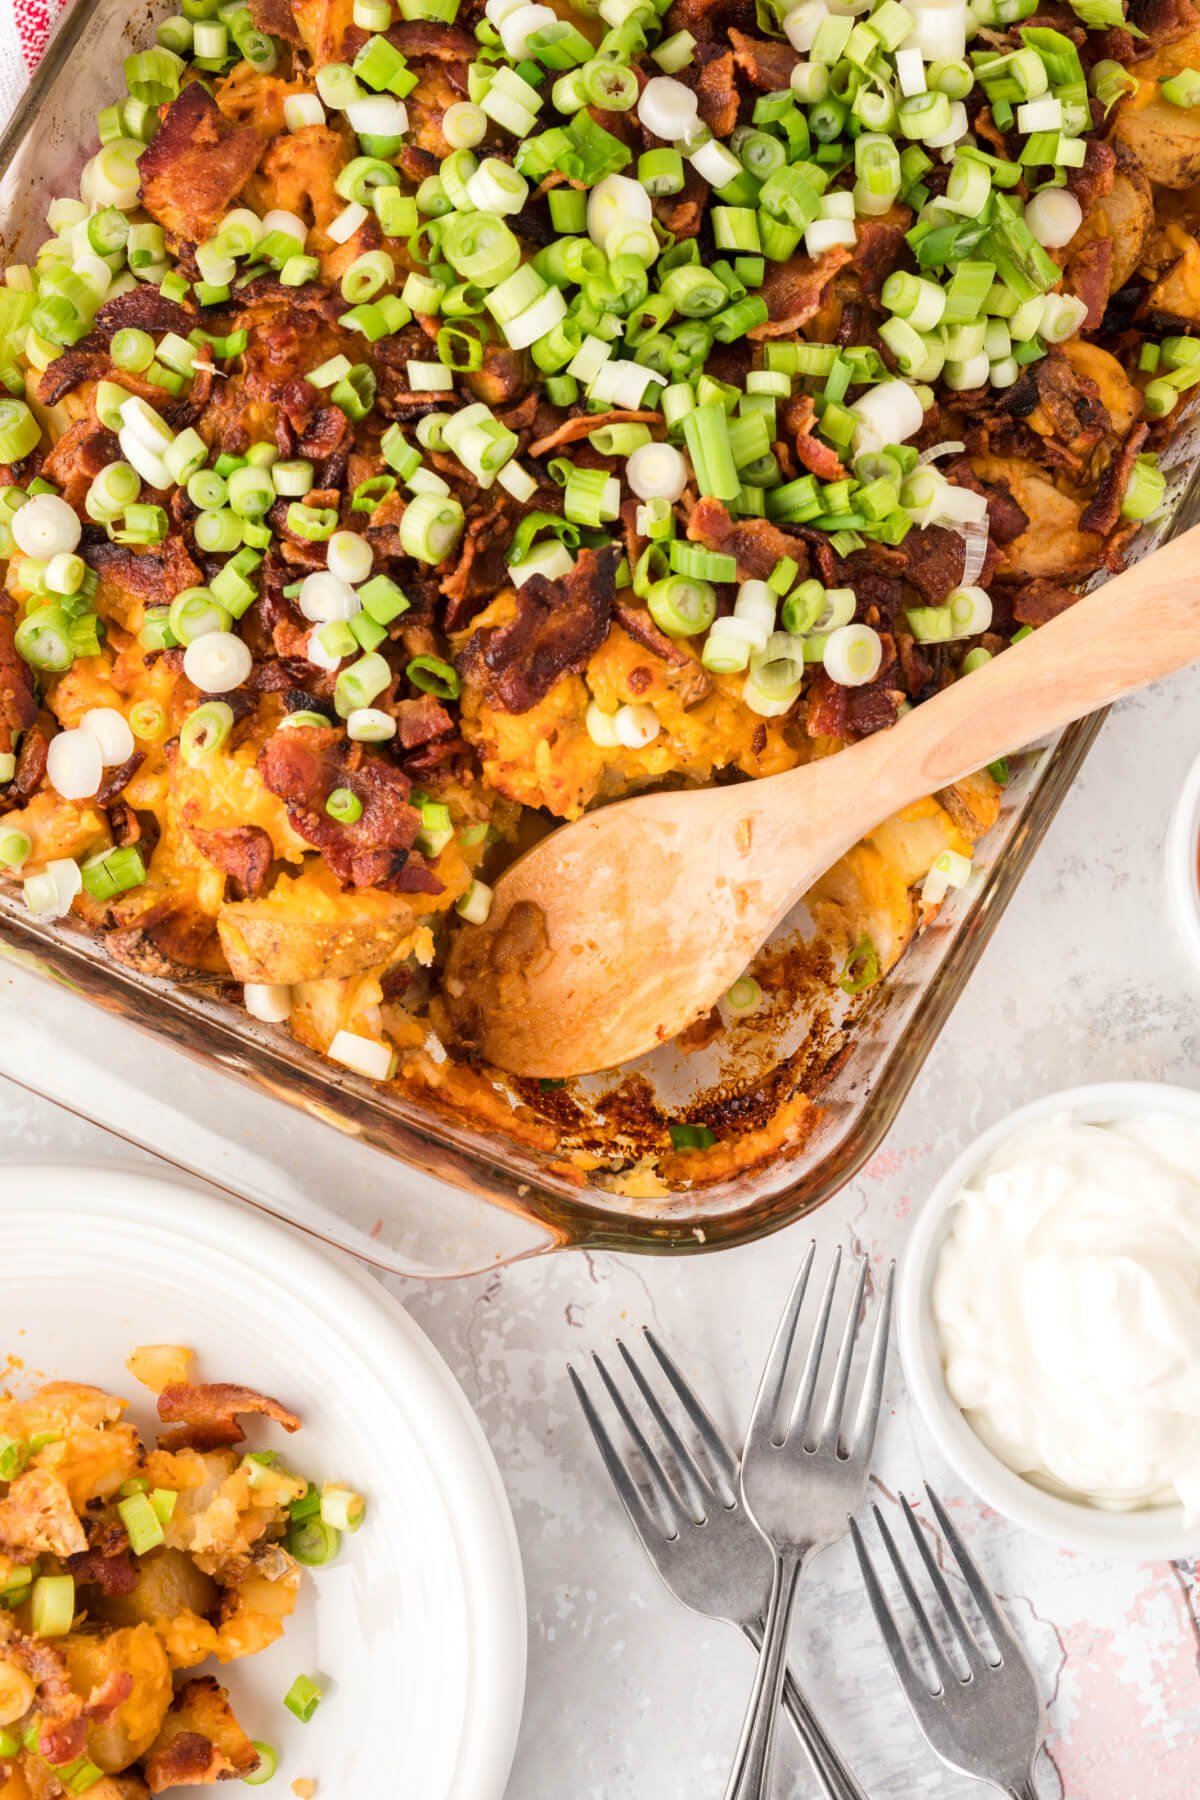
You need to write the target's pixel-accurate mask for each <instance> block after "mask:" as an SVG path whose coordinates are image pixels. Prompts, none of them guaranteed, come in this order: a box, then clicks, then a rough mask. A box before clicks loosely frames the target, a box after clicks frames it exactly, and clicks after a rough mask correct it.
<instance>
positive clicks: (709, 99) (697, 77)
mask: <svg viewBox="0 0 1200 1800" xmlns="http://www.w3.org/2000/svg"><path fill="white" fill-rule="evenodd" d="M677 79H678V80H679V81H682V82H683V83H684V85H685V86H686V87H690V88H691V90H692V92H693V93H694V94H695V96H696V99H697V101H698V102H699V107H700V118H701V122H702V123H703V124H705V125H707V126H708V129H709V130H710V131H711V132H712V134H713V136H714V137H719V138H724V137H728V136H729V134H730V132H731V131H732V130H733V128H734V126H735V125H736V124H737V121H738V91H737V83H736V81H735V78H734V72H733V53H732V51H730V50H720V49H718V48H717V47H716V46H715V45H707V44H705V45H700V46H699V47H698V51H697V59H696V61H695V62H692V63H689V64H688V65H687V67H686V68H684V69H681V70H680V71H679V74H678V76H677Z"/></svg>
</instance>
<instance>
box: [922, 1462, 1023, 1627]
mask: <svg viewBox="0 0 1200 1800" xmlns="http://www.w3.org/2000/svg"><path fill="white" fill-rule="evenodd" d="M925 1492H926V1494H927V1495H928V1498H929V1504H930V1506H932V1508H933V1513H934V1517H935V1518H936V1520H937V1522H938V1524H939V1526H940V1527H941V1531H942V1536H943V1537H944V1538H945V1540H946V1542H947V1544H949V1546H950V1551H951V1554H952V1555H953V1557H954V1560H955V1562H956V1563H957V1564H958V1566H959V1569H960V1570H961V1571H962V1578H963V1580H964V1581H965V1582H966V1584H967V1590H968V1592H969V1593H970V1595H971V1598H972V1599H973V1600H974V1602H975V1604H976V1606H977V1607H978V1608H979V1610H980V1612H981V1614H982V1615H983V1618H984V1621H985V1623H986V1625H987V1628H988V1630H989V1631H990V1632H991V1634H992V1636H993V1638H994V1639H995V1640H996V1648H997V1649H998V1650H999V1651H1000V1654H1001V1657H1002V1658H1003V1657H1004V1656H1005V1655H1010V1656H1019V1657H1020V1658H1021V1659H1022V1660H1024V1658H1025V1652H1024V1650H1023V1649H1022V1648H1021V1644H1020V1640H1019V1639H1018V1637H1017V1634H1016V1632H1015V1631H1014V1630H1013V1628H1012V1626H1011V1625H1010V1624H1009V1622H1008V1620H1007V1619H1006V1618H1005V1616H1004V1614H1003V1613H1002V1612H1001V1610H1000V1608H999V1606H998V1605H997V1604H996V1596H995V1595H994V1594H993V1593H992V1590H991V1588H990V1587H989V1586H988V1584H987V1582H986V1581H985V1580H984V1578H983V1576H982V1575H981V1574H980V1572H979V1566H978V1564H977V1563H976V1561H975V1559H974V1557H973V1556H972V1555H971V1552H970V1551H969V1550H968V1549H967V1546H966V1545H965V1544H964V1543H963V1540H962V1538H961V1537H960V1536H959V1534H958V1530H957V1528H956V1526H955V1525H954V1524H953V1522H952V1521H951V1518H950V1515H949V1513H948V1512H947V1511H946V1509H945V1507H944V1506H943V1505H942V1503H941V1501H940V1500H939V1499H938V1497H937V1495H936V1494H935V1493H934V1491H933V1489H932V1488H931V1487H930V1485H929V1483H928V1482H926V1483H925Z"/></svg>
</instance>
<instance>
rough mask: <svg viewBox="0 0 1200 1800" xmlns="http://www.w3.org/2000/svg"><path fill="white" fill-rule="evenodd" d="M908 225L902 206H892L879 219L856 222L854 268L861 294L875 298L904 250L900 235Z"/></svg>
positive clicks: (907, 210) (910, 221)
mask: <svg viewBox="0 0 1200 1800" xmlns="http://www.w3.org/2000/svg"><path fill="white" fill-rule="evenodd" d="M911 223H912V213H911V212H910V211H909V209H908V207H906V206H893V208H892V210H891V211H890V212H889V213H885V214H884V215H883V217H882V218H878V219H860V220H859V221H858V242H857V244H855V246H854V251H853V260H854V269H855V273H856V274H857V275H858V276H859V278H860V280H861V281H862V285H863V291H864V293H866V294H867V295H868V296H869V297H870V298H871V299H872V300H877V299H878V298H879V290H880V289H881V288H882V286H883V284H884V282H885V281H886V280H887V278H888V276H889V275H890V274H891V273H892V270H893V269H894V268H895V267H896V264H897V263H898V262H899V261H900V258H901V256H902V254H903V252H904V248H905V243H904V234H905V232H906V231H907V230H908V227H909V225H910V224H911Z"/></svg>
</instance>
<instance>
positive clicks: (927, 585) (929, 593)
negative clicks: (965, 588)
mask: <svg viewBox="0 0 1200 1800" xmlns="http://www.w3.org/2000/svg"><path fill="white" fill-rule="evenodd" d="M900 555H901V557H902V558H903V563H904V579H905V580H906V581H909V582H911V583H912V585H913V586H914V587H915V588H919V589H920V593H921V598H922V600H923V601H924V603H925V605H926V606H940V605H941V604H942V601H943V600H946V599H947V598H948V597H949V596H950V594H952V593H953V591H954V589H955V588H956V587H958V586H959V585H960V583H961V582H962V577H963V564H964V561H965V559H966V545H965V544H964V542H963V540H962V538H961V537H959V535H958V533H957V532H956V531H947V529H946V527H945V526H944V525H926V526H925V527H924V528H923V529H921V530H918V531H910V532H909V534H908V536H907V537H906V538H905V540H904V542H903V544H901V545H900Z"/></svg>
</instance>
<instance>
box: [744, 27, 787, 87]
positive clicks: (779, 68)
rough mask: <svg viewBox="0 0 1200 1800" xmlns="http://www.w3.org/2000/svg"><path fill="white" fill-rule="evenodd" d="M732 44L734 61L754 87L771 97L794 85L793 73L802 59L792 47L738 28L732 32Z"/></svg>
mask: <svg viewBox="0 0 1200 1800" xmlns="http://www.w3.org/2000/svg"><path fill="white" fill-rule="evenodd" d="M729 41H730V43H731V44H732V45H733V60H734V62H735V63H736V64H737V66H738V68H739V69H740V70H741V71H742V73H743V75H745V77H746V79H747V80H748V81H749V82H750V83H751V85H752V86H754V87H756V88H762V89H763V91H764V92H765V93H768V94H774V93H778V91H779V90H780V89H781V88H786V87H790V86H791V81H792V70H793V69H794V68H795V67H796V64H797V63H798V62H799V61H800V58H799V56H798V55H797V53H796V52H795V51H794V50H793V49H792V46H791V45H790V44H781V43H777V42H775V41H774V40H772V39H769V38H755V37H747V36H746V33H745V32H744V31H738V30H736V29H732V30H731V31H730V33H729Z"/></svg>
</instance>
